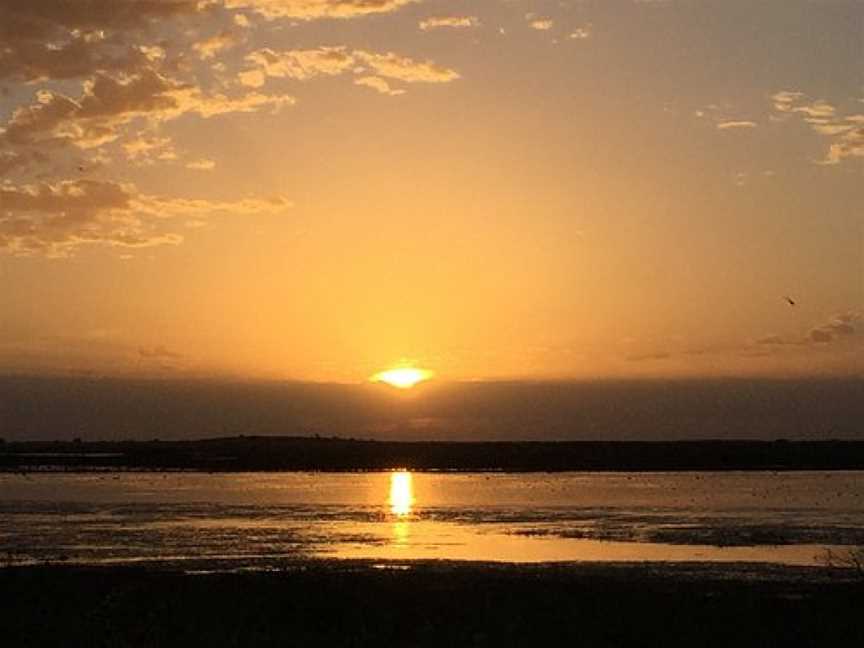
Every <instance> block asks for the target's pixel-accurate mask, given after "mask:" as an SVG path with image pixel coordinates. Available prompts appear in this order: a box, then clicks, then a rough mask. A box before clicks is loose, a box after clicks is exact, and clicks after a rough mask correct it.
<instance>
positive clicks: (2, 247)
mask: <svg viewBox="0 0 864 648" xmlns="http://www.w3.org/2000/svg"><path fill="white" fill-rule="evenodd" d="M860 11H861V4H860V2H856V1H855V0H847V1H836V2H805V1H804V0H772V1H768V2H760V3H758V4H757V6H755V7H754V6H753V3H752V2H744V1H737V0H733V1H730V2H724V3H712V2H700V1H696V0H694V1H688V2H685V1H683V0H668V1H663V0H654V1H648V0H642V1H639V0H632V1H630V0H617V1H616V0H610V1H605V2H600V1H597V2H592V1H584V2H527V1H522V0H509V1H494V2H493V1H482V2H461V3H453V2H428V1H413V2H412V1H409V0H380V1H376V2H372V3H370V2H367V1H360V0H345V1H341V2H336V1H335V0H205V1H204V2H199V1H198V0H165V1H162V2H143V1H139V0H91V1H90V2H87V3H35V4H34V3H29V4H27V3H21V2H17V1H15V0H0V42H2V43H3V44H4V48H5V49H4V50H3V51H0V282H2V289H0V371H2V372H36V373H66V372H82V371H85V372H96V373H103V374H120V375H130V374H131V375H183V376H236V377H244V378H257V377H262V378H263V377H267V378H286V379H300V380H313V381H349V382H352V381H362V380H365V379H367V378H368V377H369V376H370V375H372V374H373V373H376V372H377V371H380V370H382V369H385V368H387V367H390V366H394V365H397V364H412V363H413V364H417V365H418V366H422V367H426V368H429V369H432V370H434V371H435V372H436V374H437V375H438V376H439V377H440V378H443V379H457V380H464V379H484V378H500V377H520V378H526V377H527V378H551V377H578V378H591V377H606V376H670V375H675V376H678V375H703V374H723V375H730V374H731V375H738V374H747V375H749V374H760V375H762V374H769V375H792V374H794V375H801V374H805V375H807V374H825V373H830V374H849V373H853V374H860V373H862V368H864V362H862V351H864V345H862V336H861V335H860V333H861V330H862V328H864V321H862V302H864V214H862V209H861V205H862V204H864V103H862V101H864V74H862V68H861V66H860V62H861V59H862V54H864V51H862V47H864V45H862V43H864V33H862V27H861V21H860ZM786 295H789V296H791V297H792V298H793V300H794V301H795V302H796V304H795V305H794V306H792V305H790V304H789V303H788V302H787V301H786V300H785V298H784V296H786Z"/></svg>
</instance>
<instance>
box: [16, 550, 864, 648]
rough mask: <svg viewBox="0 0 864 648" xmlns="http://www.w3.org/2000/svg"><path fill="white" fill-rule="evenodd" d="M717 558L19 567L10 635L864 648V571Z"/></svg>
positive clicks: (44, 641) (124, 641) (167, 640)
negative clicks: (247, 568) (710, 561)
mask: <svg viewBox="0 0 864 648" xmlns="http://www.w3.org/2000/svg"><path fill="white" fill-rule="evenodd" d="M711 569H712V568H709V567H707V566H703V567H684V566H680V567H676V566H670V565H666V566H663V565H661V566H653V567H652V566H647V567H646V566H624V565H618V566H608V565H604V566H598V565H583V566H574V567H562V566H533V567H527V566H498V565H476V564H452V563H425V564H415V565H412V566H410V567H408V566H405V565H387V566H382V565H377V566H376V565H373V564H370V563H339V562H323V561H322V562H312V563H298V564H295V565H293V566H290V567H289V568H287V569H286V570H284V571H280V572H269V573H261V572H259V573H204V574H185V573H183V572H180V571H177V570H176V569H167V568H166V569H165V570H158V569H153V568H150V569H144V568H115V569H108V568H82V567H78V568H76V567H55V566H48V567H27V568H7V569H4V570H0V591H2V592H4V599H5V602H4V604H3V606H2V607H0V628H2V630H0V632H2V637H0V639H2V641H0V643H2V644H3V645H8V646H49V645H51V646H165V645H184V646H193V645H207V646H277V645H278V646H436V647H438V646H528V645H533V646H537V645H542V644H543V643H544V642H548V643H549V644H551V645H573V646H592V647H595V648H596V647H601V646H622V645H628V646H630V645H645V646H735V647H736V648H740V647H741V646H760V647H764V646H861V645H864V622H862V620H861V610H862V609H864V588H862V586H861V584H860V583H855V582H853V581H850V580H847V579H844V578H842V577H838V576H837V575H836V574H835V575H831V574H829V573H828V572H815V571H813V570H810V571H807V570H800V571H795V570H788V569H786V570H782V571H781V570H778V571H776V572H769V571H766V570H765V568H761V569H759V570H756V569H755V568H753V569H748V568H745V567H739V568H736V569H734V570H732V571H725V572H721V573H716V572H713V571H710V570H711ZM816 574H821V575H819V576H816V577H814V575H816Z"/></svg>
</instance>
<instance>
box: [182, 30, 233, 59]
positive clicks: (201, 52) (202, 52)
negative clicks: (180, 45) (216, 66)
mask: <svg viewBox="0 0 864 648" xmlns="http://www.w3.org/2000/svg"><path fill="white" fill-rule="evenodd" d="M237 42H238V40H237V37H236V36H235V35H234V34H232V33H231V32H230V31H223V32H220V33H218V34H216V35H215V36H211V37H210V38H207V39H205V40H203V41H200V42H197V43H195V44H193V45H192V49H193V50H195V52H196V53H197V54H198V57H199V58H200V59H201V60H203V61H207V60H209V59H212V58H214V57H215V56H216V55H217V54H218V53H219V52H221V51H223V50H226V49H231V48H232V47H234V46H235V45H237Z"/></svg>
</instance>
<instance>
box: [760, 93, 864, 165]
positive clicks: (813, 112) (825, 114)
mask: <svg viewBox="0 0 864 648" xmlns="http://www.w3.org/2000/svg"><path fill="white" fill-rule="evenodd" d="M771 101H772V103H773V106H774V110H775V112H776V113H777V114H778V115H780V116H781V117H782V116H792V115H794V116H796V117H799V118H800V119H802V120H803V121H804V122H805V123H806V124H808V125H809V126H810V128H811V129H813V131H815V132H816V133H818V134H820V135H822V136H825V137H827V138H829V144H828V149H827V151H826V153H825V155H824V157H823V158H822V160H821V161H820V162H821V163H822V164H828V165H834V164H840V163H841V162H843V161H844V160H847V159H850V158H864V114H860V113H859V114H847V115H842V114H840V113H839V111H838V110H837V108H836V107H835V106H833V105H832V104H830V103H828V102H827V101H825V100H823V99H817V100H811V99H809V98H808V97H807V95H805V94H804V93H803V92H795V91H790V90H782V91H780V92H777V93H775V94H774V95H772V96H771Z"/></svg>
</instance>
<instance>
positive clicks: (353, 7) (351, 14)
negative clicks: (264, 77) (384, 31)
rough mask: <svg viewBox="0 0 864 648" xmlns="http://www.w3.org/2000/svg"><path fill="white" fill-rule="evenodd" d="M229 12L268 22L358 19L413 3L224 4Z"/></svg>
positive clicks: (244, 0)
mask: <svg viewBox="0 0 864 648" xmlns="http://www.w3.org/2000/svg"><path fill="white" fill-rule="evenodd" d="M224 2H225V6H226V7H227V8H229V9H246V10H249V11H252V12H255V13H257V14H259V15H260V16H263V17H264V18H266V19H268V20H274V19H276V18H294V19H295V20H316V19H321V18H341V19H346V18H358V17H361V16H368V15H370V14H382V13H391V12H394V11H397V10H398V9H401V8H402V7H404V6H405V5H408V4H411V3H412V2H415V0H224Z"/></svg>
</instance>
